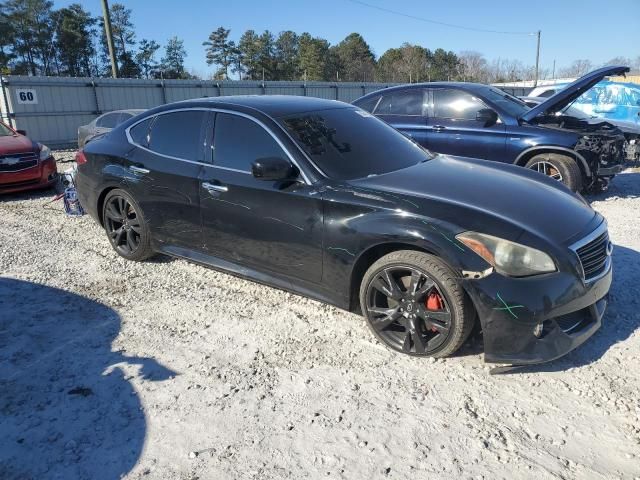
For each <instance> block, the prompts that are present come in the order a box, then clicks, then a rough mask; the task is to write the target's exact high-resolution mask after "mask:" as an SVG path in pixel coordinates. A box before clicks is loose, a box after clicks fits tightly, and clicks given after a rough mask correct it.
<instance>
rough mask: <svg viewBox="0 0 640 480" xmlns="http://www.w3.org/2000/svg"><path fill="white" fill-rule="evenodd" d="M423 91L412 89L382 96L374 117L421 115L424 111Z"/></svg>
mask: <svg viewBox="0 0 640 480" xmlns="http://www.w3.org/2000/svg"><path fill="white" fill-rule="evenodd" d="M426 104H427V102H426V101H425V90H423V89H418V88H412V89H410V90H403V91H400V92H393V93H388V94H384V95H383V96H382V100H380V103H379V104H378V106H377V107H376V110H375V112H374V113H375V114H376V115H411V116H419V115H423V114H424V112H425V111H426V106H427V105H426Z"/></svg>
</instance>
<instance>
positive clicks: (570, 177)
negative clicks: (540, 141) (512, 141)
mask: <svg viewBox="0 0 640 480" xmlns="http://www.w3.org/2000/svg"><path fill="white" fill-rule="evenodd" d="M525 167H526V168H529V169H531V170H535V171H536V172H539V173H542V174H543V175H546V176H548V177H551V178H553V179H554V180H558V181H559V182H562V183H564V184H565V185H566V186H567V187H568V188H569V189H570V190H571V191H573V192H579V191H580V190H582V173H581V172H580V167H579V166H578V164H577V163H576V161H575V160H574V159H573V158H571V157H568V156H566V155H560V154H558V153H540V154H538V155H534V156H533V157H531V159H530V160H529V161H528V162H527V163H526V165H525Z"/></svg>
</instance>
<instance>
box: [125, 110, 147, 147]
mask: <svg viewBox="0 0 640 480" xmlns="http://www.w3.org/2000/svg"><path fill="white" fill-rule="evenodd" d="M152 119H153V117H152V118H147V119H146V120H143V121H142V122H140V123H137V124H135V125H134V126H133V127H131V128H130V129H129V135H131V140H133V143H135V144H137V145H141V146H143V147H146V146H148V144H149V137H148V135H149V126H150V125H151V120H152Z"/></svg>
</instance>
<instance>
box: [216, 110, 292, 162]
mask: <svg viewBox="0 0 640 480" xmlns="http://www.w3.org/2000/svg"><path fill="white" fill-rule="evenodd" d="M213 132H214V134H213V146H214V148H213V164H214V165H215V166H217V167H225V168H231V169H233V170H240V171H243V172H250V171H251V164H252V163H253V162H255V161H256V160H258V159H260V158H267V157H278V158H282V159H287V155H286V154H285V152H284V151H283V150H282V148H281V147H280V145H278V142H276V141H275V139H274V138H273V137H272V136H271V135H270V134H269V133H268V132H267V131H266V130H265V129H264V127H262V126H261V125H258V124H257V123H256V122H254V121H253V120H249V119H248V118H245V117H241V116H239V115H233V114H229V113H217V114H216V122H215V126H214V129H213Z"/></svg>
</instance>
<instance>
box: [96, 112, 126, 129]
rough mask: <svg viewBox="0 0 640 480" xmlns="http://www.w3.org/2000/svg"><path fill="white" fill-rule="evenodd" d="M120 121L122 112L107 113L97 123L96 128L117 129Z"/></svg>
mask: <svg viewBox="0 0 640 480" xmlns="http://www.w3.org/2000/svg"><path fill="white" fill-rule="evenodd" d="M119 119H120V112H115V113H107V114H106V115H103V116H102V117H100V118H98V120H97V121H96V127H101V128H116V125H118V122H119Z"/></svg>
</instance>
